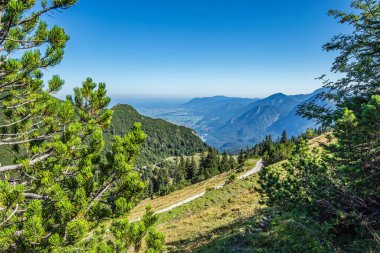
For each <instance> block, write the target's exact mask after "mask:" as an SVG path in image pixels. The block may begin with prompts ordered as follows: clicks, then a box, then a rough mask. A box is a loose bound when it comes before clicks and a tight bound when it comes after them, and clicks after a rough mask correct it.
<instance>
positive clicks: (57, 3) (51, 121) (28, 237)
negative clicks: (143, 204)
mask: <svg viewBox="0 0 380 253" xmlns="http://www.w3.org/2000/svg"><path fill="white" fill-rule="evenodd" d="M76 2H77V1H76V0H52V1H35V0H26V1H16V0H7V1H1V3H0V15H1V19H0V29H1V30H0V51H1V56H0V99H1V104H2V107H1V112H2V115H4V116H5V119H4V123H3V124H2V125H1V126H0V130H1V135H0V146H2V147H8V150H10V149H9V148H11V151H12V153H13V157H14V158H13V159H10V160H9V164H6V165H4V164H3V165H1V166H0V249H1V250H2V251H4V252H78V251H82V252H84V251H86V252H91V251H92V252H122V251H124V252H125V251H126V250H127V249H129V248H131V247H135V248H138V246H139V245H140V243H141V240H142V239H143V237H144V236H145V234H146V232H145V231H147V230H148V229H149V228H150V227H152V225H153V221H154V215H153V213H152V212H148V213H147V216H146V217H145V218H146V219H145V218H144V219H143V221H142V222H140V223H133V224H129V223H128V220H127V218H126V216H125V215H126V213H127V212H128V211H129V210H130V209H131V208H132V207H133V206H134V205H135V203H136V202H137V201H138V200H139V196H140V195H141V194H142V192H143V190H144V184H143V182H142V181H141V180H140V177H139V174H138V173H137V172H136V171H134V170H133V166H134V163H135V161H136V158H137V154H138V151H139V147H140V146H141V145H142V143H143V142H144V141H145V139H146V138H147V136H146V134H145V133H144V132H143V131H142V129H141V124H138V123H136V124H134V125H133V127H132V128H131V129H130V132H128V133H127V134H125V135H124V137H119V136H115V137H113V142H112V144H110V148H109V150H108V152H107V153H106V154H105V155H102V150H103V147H104V139H103V131H105V130H106V129H107V128H108V127H109V126H110V124H111V119H112V111H111V110H107V109H106V108H107V106H108V104H109V102H110V99H109V98H108V97H107V96H106V88H105V84H103V83H100V84H97V83H94V82H93V81H92V80H91V79H90V78H88V79H87V80H86V81H84V82H83V85H82V86H81V87H79V88H76V89H75V90H74V96H73V97H67V98H66V99H65V100H64V101H60V100H58V99H56V98H54V97H53V96H52V94H54V93H55V92H57V91H59V90H60V89H61V87H62V86H63V84H64V81H63V80H62V79H61V78H60V77H58V76H53V77H52V78H51V79H50V80H49V81H48V82H47V83H46V84H45V83H44V81H43V70H45V69H47V68H50V67H53V66H55V65H56V64H58V63H59V62H60V61H61V60H62V57H63V53H64V48H65V45H66V42H67V41H68V39H69V36H68V35H66V33H65V32H64V30H63V29H62V28H60V27H58V26H53V27H50V26H49V25H48V24H47V23H46V22H44V21H42V20H41V17H42V16H43V15H44V14H49V13H52V11H61V10H64V9H66V8H69V7H71V6H72V5H74V4H75V3H76ZM148 211H149V210H148ZM108 219H112V221H113V222H115V223H118V224H119V226H117V225H115V226H113V228H112V229H111V231H110V232H109V233H110V234H111V236H105V234H106V231H104V230H102V229H100V228H98V227H97V225H98V224H99V222H101V221H104V220H108ZM153 235H154V237H155V241H157V240H161V239H162V237H161V236H159V235H157V234H152V236H153ZM152 236H151V237H152ZM110 238H113V239H110ZM155 244H159V243H158V242H157V243H154V244H151V245H152V247H153V246H154V245H155ZM156 248H157V247H153V248H152V249H156Z"/></svg>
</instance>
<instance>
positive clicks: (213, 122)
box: [137, 89, 325, 151]
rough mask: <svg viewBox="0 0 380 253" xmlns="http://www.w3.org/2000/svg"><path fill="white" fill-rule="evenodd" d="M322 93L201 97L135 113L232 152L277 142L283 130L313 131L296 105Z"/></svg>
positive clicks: (311, 122)
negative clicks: (268, 138) (270, 140)
mask: <svg viewBox="0 0 380 253" xmlns="http://www.w3.org/2000/svg"><path fill="white" fill-rule="evenodd" d="M323 91H325V90H324V89H318V90H316V91H314V92H313V93H311V94H300V95H285V94H282V93H277V94H273V95H271V96H269V97H266V98H263V99H257V98H253V99H249V98H237V97H225V96H215V97H204V98H194V99H192V100H190V101H188V102H186V103H183V104H176V105H173V106H168V105H167V104H166V105H165V106H162V107H160V106H159V105H158V104H155V105H154V106H149V105H145V106H137V109H138V110H139V111H140V112H142V113H143V114H145V115H148V116H151V117H155V118H161V119H164V120H167V121H170V122H172V123H175V124H179V125H183V126H186V127H190V128H192V129H194V130H195V131H196V132H197V133H198V135H199V136H201V138H202V139H203V140H204V141H205V142H206V143H207V144H209V145H211V146H213V147H216V148H218V149H220V150H231V151H232V150H233V151H236V150H238V149H240V148H245V147H247V146H252V145H254V144H255V143H258V142H260V141H261V140H262V139H263V138H265V136H266V135H268V134H271V135H272V136H273V137H274V138H278V137H279V136H280V135H281V134H282V132H283V130H285V131H286V132H287V134H288V136H292V135H294V136H297V135H299V134H301V133H303V132H305V131H306V130H307V129H308V128H314V127H316V126H317V124H316V122H315V121H312V120H307V119H305V118H302V117H301V116H298V115H297V114H296V112H297V107H298V105H300V104H302V103H304V102H308V101H312V100H316V99H317V95H318V94H319V93H321V92H323Z"/></svg>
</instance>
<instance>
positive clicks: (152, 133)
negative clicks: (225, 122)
mask: <svg viewBox="0 0 380 253" xmlns="http://www.w3.org/2000/svg"><path fill="white" fill-rule="evenodd" d="M112 110H113V112H114V113H113V117H112V122H111V126H110V128H109V129H108V130H107V131H106V133H105V140H106V149H109V147H110V146H111V140H112V136H113V135H120V136H124V135H126V134H127V133H128V132H129V131H130V130H131V129H132V128H133V124H134V123H135V122H140V123H141V124H142V130H143V131H144V132H145V133H146V134H147V141H146V142H144V143H143V144H142V146H141V150H140V155H139V157H138V159H137V165H139V166H147V165H149V164H156V163H159V162H161V161H162V160H163V159H165V158H167V157H171V156H181V155H183V156H190V155H193V154H195V153H198V152H201V151H204V150H206V145H205V144H204V142H203V141H202V140H201V139H200V138H199V137H198V136H197V135H196V134H195V133H194V131H193V130H191V129H189V128H186V127H183V126H177V125H174V124H171V123H169V122H167V121H164V120H161V119H153V118H149V117H146V116H143V115H141V114H139V113H138V112H137V111H136V110H135V109H134V108H133V107H131V106H129V105H122V104H119V105H116V106H115V107H113V108H112Z"/></svg>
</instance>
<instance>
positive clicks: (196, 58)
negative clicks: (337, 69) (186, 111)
mask: <svg viewBox="0 0 380 253" xmlns="http://www.w3.org/2000/svg"><path fill="white" fill-rule="evenodd" d="M348 3H349V1H348V0H287V1H285V0H271V1H268V0H133V1H132V0H107V1H105V0H80V1H79V3H78V4H77V5H76V6H74V7H73V8H71V9H69V10H66V11H64V12H63V13H56V14H54V15H53V17H52V18H49V20H51V21H53V22H54V23H57V24H59V25H60V26H63V27H64V28H65V30H66V31H67V33H68V34H69V35H70V37H71V40H70V42H69V43H68V46H67V49H66V54H65V58H64V60H63V62H62V63H61V64H60V65H59V66H57V67H56V68H54V69H51V70H49V73H48V75H47V76H49V75H51V74H54V73H58V74H60V75H61V76H62V78H63V79H65V80H66V84H65V88H64V89H63V90H62V92H61V95H62V94H67V93H70V92H71V90H72V88H73V87H75V86H78V85H80V83H81V82H82V81H83V80H84V79H85V78H86V77H88V76H90V77H93V79H94V80H95V81H98V82H100V81H102V82H106V83H107V87H108V91H109V94H110V95H111V96H119V97H131V96H132V97H195V96H211V95H227V96H243V97H263V96H266V95H270V94H272V93H276V92H284V93H288V94H295V93H305V92H310V91H312V90H314V89H316V88H319V87H320V86H321V84H320V82H319V81H316V80H314V79H315V77H318V76H320V75H321V74H325V73H328V72H329V69H330V66H331V62H332V60H333V58H334V55H333V54H331V53H330V54H328V53H326V52H323V51H322V49H321V47H322V45H323V44H324V43H325V42H327V41H328V40H329V39H330V38H331V37H332V36H333V35H335V34H337V33H340V32H346V31H347V27H344V26H342V25H339V24H337V23H336V21H335V20H334V19H333V18H332V17H329V16H327V11H328V10H329V9H330V8H338V9H343V10H347V8H348Z"/></svg>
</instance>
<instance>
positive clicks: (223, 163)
mask: <svg viewBox="0 0 380 253" xmlns="http://www.w3.org/2000/svg"><path fill="white" fill-rule="evenodd" d="M229 169H230V168H229V162H228V155H227V153H226V151H224V152H223V154H222V159H221V160H220V165H219V171H220V172H225V171H227V170H229Z"/></svg>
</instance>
